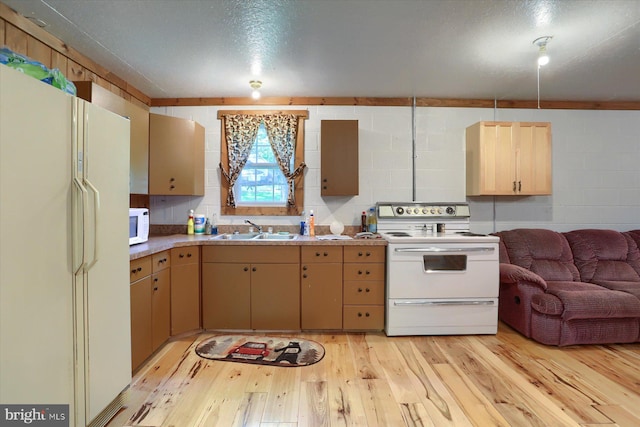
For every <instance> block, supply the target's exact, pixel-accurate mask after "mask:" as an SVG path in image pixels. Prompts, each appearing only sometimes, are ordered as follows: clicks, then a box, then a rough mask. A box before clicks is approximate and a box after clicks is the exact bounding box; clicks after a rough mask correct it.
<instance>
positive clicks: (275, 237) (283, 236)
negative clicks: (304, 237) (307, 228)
mask: <svg viewBox="0 0 640 427" xmlns="http://www.w3.org/2000/svg"><path fill="white" fill-rule="evenodd" d="M297 237H298V235H297V234H270V233H262V234H259V235H257V236H256V237H254V238H253V239H251V240H295V239H296V238H297Z"/></svg>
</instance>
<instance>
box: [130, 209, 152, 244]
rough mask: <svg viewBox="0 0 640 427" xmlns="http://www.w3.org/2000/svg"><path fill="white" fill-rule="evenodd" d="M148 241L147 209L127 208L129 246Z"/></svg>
mask: <svg viewBox="0 0 640 427" xmlns="http://www.w3.org/2000/svg"><path fill="white" fill-rule="evenodd" d="M147 240H149V209H147V208H129V245H135V244H137V243H144V242H146V241H147Z"/></svg>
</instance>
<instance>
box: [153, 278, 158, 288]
mask: <svg viewBox="0 0 640 427" xmlns="http://www.w3.org/2000/svg"><path fill="white" fill-rule="evenodd" d="M153 281H154V282H156V283H157V282H158V278H157V277H154V278H153ZM156 289H157V288H156Z"/></svg>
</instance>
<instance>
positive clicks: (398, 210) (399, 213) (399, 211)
mask: <svg viewBox="0 0 640 427" xmlns="http://www.w3.org/2000/svg"><path fill="white" fill-rule="evenodd" d="M396 213H397V214H398V215H402V214H403V213H404V208H402V207H397V208H396Z"/></svg>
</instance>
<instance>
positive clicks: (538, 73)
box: [538, 65, 540, 110]
mask: <svg viewBox="0 0 640 427" xmlns="http://www.w3.org/2000/svg"><path fill="white" fill-rule="evenodd" d="M539 109H540V65H538V110H539Z"/></svg>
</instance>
